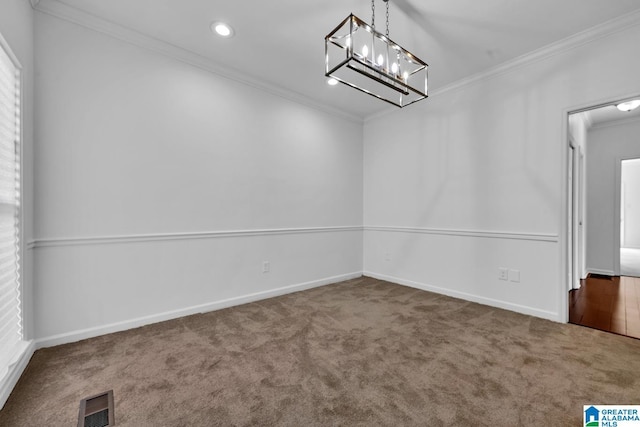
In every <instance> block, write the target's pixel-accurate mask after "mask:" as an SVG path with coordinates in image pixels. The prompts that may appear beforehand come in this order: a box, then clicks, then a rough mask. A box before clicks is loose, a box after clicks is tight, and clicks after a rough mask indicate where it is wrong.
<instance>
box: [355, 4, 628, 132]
mask: <svg viewBox="0 0 640 427" xmlns="http://www.w3.org/2000/svg"><path fill="white" fill-rule="evenodd" d="M638 25H640V10H637V11H635V12H632V13H627V14H625V15H622V16H619V17H617V18H614V19H611V20H609V21H606V22H603V23H602V24H598V25H596V26H594V27H591V28H588V29H586V30H584V31H581V32H579V33H576V34H573V35H571V36H569V37H566V38H564V39H562V40H558V41H556V42H553V43H551V44H548V45H546V46H543V47H541V48H539V49H536V50H533V51H531V52H528V53H525V54H524V55H521V56H518V57H516V58H514V59H511V60H509V61H507V62H503V63H502V64H499V65H496V66H495V67H492V68H489V69H488V70H485V71H482V72H480V73H477V74H474V75H472V76H469V77H465V78H463V79H460V80H457V81H455V82H453V83H450V84H448V85H446V86H443V87H441V88H438V89H434V90H432V91H430V92H429V97H430V98H431V97H435V96H440V95H443V94H445V93H448V92H454V91H456V90H460V89H463V88H464V87H466V86H469V85H472V84H474V83H478V82H481V81H483V80H488V79H492V78H495V77H498V76H500V75H503V74H507V73H510V72H512V71H514V70H517V69H518V68H521V67H524V66H527V65H530V64H533V63H536V62H539V61H542V60H545V59H547V58H550V57H552V56H555V55H560V54H563V53H566V52H569V51H571V50H573V49H576V48H579V47H581V46H584V45H585V44H588V43H592V42H594V41H596V40H599V39H602V38H605V37H608V36H610V35H613V34H616V33H619V32H621V31H625V30H627V29H629V28H631V27H635V26H638ZM392 112H393V110H385V111H381V112H379V113H375V114H373V115H370V116H367V117H365V119H364V121H365V123H366V122H369V121H371V120H375V119H379V118H381V117H383V116H386V115H388V114H390V113H392Z"/></svg>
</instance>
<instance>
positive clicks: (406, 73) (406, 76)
mask: <svg viewBox="0 0 640 427" xmlns="http://www.w3.org/2000/svg"><path fill="white" fill-rule="evenodd" d="M402 78H403V79H404V81H405V82H406V81H407V80H408V79H409V73H408V72H406V71H405V72H404V73H402Z"/></svg>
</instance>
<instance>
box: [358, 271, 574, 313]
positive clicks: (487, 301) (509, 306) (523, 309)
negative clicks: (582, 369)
mask: <svg viewBox="0 0 640 427" xmlns="http://www.w3.org/2000/svg"><path fill="white" fill-rule="evenodd" d="M362 274H363V275H364V276H368V277H373V278H374V279H379V280H385V281H387V282H392V283H397V284H398V285H404V286H409V287H411V288H416V289H420V290H423V291H429V292H434V293H436V294H442V295H447V296H450V297H454V298H459V299H463V300H466V301H471V302H477V303H479V304H483V305H488V306H491V307H497V308H502V309H505V310H510V311H515V312H517V313H522V314H528V315H530V316H535V317H540V318H543V319H548V320H552V321H554V322H563V320H562V319H560V314H559V313H556V312H553V311H546V310H540V309H537V308H533V307H528V306H526V305H519V304H513V303H510V302H506V301H501V300H496V299H492V298H486V297H481V296H479V295H473V294H468V293H466V292H459V291H454V290H452V289H447V288H441V287H438V286H432V285H427V284H424V283H419V282H414V281H412V280H405V279H400V278H398V277H393V276H387V275H385V274H379V273H373V272H371V271H364V272H363V273H362ZM563 323H564V322H563Z"/></svg>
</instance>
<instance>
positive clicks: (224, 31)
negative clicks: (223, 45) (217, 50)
mask: <svg viewBox="0 0 640 427" xmlns="http://www.w3.org/2000/svg"><path fill="white" fill-rule="evenodd" d="M211 31H213V32H214V33H216V34H217V35H219V36H220V37H225V38H229V37H232V36H233V34H234V32H233V28H231V26H230V25H229V24H225V23H224V22H220V21H216V22H212V23H211Z"/></svg>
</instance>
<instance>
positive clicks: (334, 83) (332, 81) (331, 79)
mask: <svg viewBox="0 0 640 427" xmlns="http://www.w3.org/2000/svg"><path fill="white" fill-rule="evenodd" d="M327 84H328V85H329V86H335V85H337V84H338V81H337V80H336V79H334V78H330V79H329V80H327Z"/></svg>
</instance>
